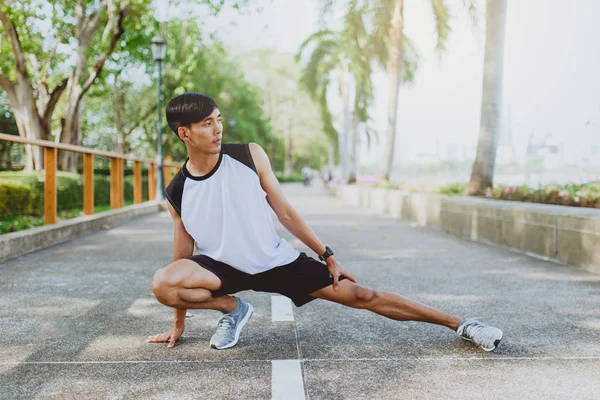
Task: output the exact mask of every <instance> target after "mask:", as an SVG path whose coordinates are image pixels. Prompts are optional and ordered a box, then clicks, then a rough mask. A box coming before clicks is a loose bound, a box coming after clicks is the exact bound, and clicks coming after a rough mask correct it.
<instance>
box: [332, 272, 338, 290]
mask: <svg viewBox="0 0 600 400" xmlns="http://www.w3.org/2000/svg"><path fill="white" fill-rule="evenodd" d="M338 286H339V275H338V274H335V275H333V290H338V289H339V288H338Z"/></svg>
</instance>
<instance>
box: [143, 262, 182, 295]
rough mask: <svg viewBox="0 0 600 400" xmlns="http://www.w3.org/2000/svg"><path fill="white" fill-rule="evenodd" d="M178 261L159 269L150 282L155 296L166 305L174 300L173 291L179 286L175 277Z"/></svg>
mask: <svg viewBox="0 0 600 400" xmlns="http://www.w3.org/2000/svg"><path fill="white" fill-rule="evenodd" d="M176 263H177V262H174V263H171V264H169V265H167V266H165V267H162V268H160V269H159V270H157V271H156V272H155V273H154V276H153V277H152V282H151V283H150V287H151V288H152V293H154V297H156V299H157V300H158V301H159V302H161V303H163V304H165V305H169V304H170V303H172V302H173V299H172V297H173V296H172V293H173V291H174V289H175V288H176V286H177V282H176V281H175V279H174V273H175V269H176V267H177V265H176Z"/></svg>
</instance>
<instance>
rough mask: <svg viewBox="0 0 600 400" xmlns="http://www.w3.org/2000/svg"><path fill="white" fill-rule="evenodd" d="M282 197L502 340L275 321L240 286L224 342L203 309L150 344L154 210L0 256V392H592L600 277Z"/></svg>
mask: <svg viewBox="0 0 600 400" xmlns="http://www.w3.org/2000/svg"><path fill="white" fill-rule="evenodd" d="M284 191H285V192H286V194H287V195H288V197H289V199H290V200H291V202H292V203H293V204H294V206H295V207H296V208H297V209H298V210H299V211H300V213H301V214H302V215H303V216H304V217H305V219H306V220H307V222H308V223H309V225H310V226H311V227H312V228H313V230H314V231H315V232H316V233H317V234H318V236H319V237H320V238H321V240H322V241H323V242H324V243H326V244H329V245H330V246H331V247H332V248H333V249H334V251H335V252H336V258H337V259H338V260H339V261H340V262H341V263H342V264H343V265H344V266H346V267H347V268H348V269H350V270H351V271H352V272H353V274H354V275H355V276H356V278H357V279H358V280H359V283H361V284H364V285H367V286H371V287H374V288H377V289H381V290H388V291H393V292H397V293H400V294H402V295H405V296H408V297H411V298H413V299H415V300H418V301H421V302H424V303H426V304H429V305H431V306H434V307H437V308H440V309H442V310H445V311H447V312H450V313H454V314H457V315H461V316H477V317H481V318H482V320H483V321H485V322H488V323H490V324H492V325H495V326H498V327H499V328H501V329H503V331H504V333H505V338H504V340H503V342H502V343H501V345H500V347H499V348H498V349H497V350H496V351H495V352H493V353H486V352H484V351H483V350H481V349H479V348H477V347H475V346H474V345H473V344H471V343H469V342H465V341H462V340H460V339H459V338H458V337H457V335H456V334H455V333H454V332H452V331H450V330H448V329H446V328H444V327H439V326H435V325H429V324H424V323H417V322H397V321H392V320H389V319H386V318H383V317H381V316H378V315H375V314H372V313H370V312H367V311H359V310H354V309H350V308H345V307H343V306H340V305H337V304H333V303H327V302H325V301H322V300H315V301H313V302H311V303H309V304H307V305H305V306H303V307H301V308H294V321H273V318H272V315H271V296H272V295H271V294H269V293H256V292H242V293H241V297H243V298H244V299H245V300H247V301H249V302H251V303H252V304H253V305H254V308H255V314H254V316H253V317H252V319H251V320H250V322H249V324H248V325H247V326H246V328H245V329H244V331H243V333H242V337H241V340H240V342H239V343H238V345H237V346H236V347H234V348H232V349H229V350H224V351H216V350H212V349H210V348H209V345H208V340H209V338H210V336H211V335H212V333H213V331H214V327H215V323H216V320H217V319H218V317H219V313H218V312H216V311H200V310H192V311H190V314H191V315H192V317H191V318H188V319H187V322H186V330H185V332H184V334H183V337H182V339H181V340H180V342H178V345H177V346H176V347H174V348H173V349H167V348H166V344H165V345H162V344H147V343H146V342H145V339H146V337H147V336H149V335H152V334H156V333H161V332H163V331H166V330H168V329H169V327H170V326H171V324H172V319H173V315H172V310H171V309H169V308H167V307H165V306H162V305H161V304H159V303H158V302H156V300H155V299H154V298H153V295H152V292H151V290H150V279H151V278H152V275H153V273H154V271H155V270H156V269H157V268H159V267H161V266H163V265H165V264H167V263H169V262H170V260H171V257H172V224H171V221H170V217H169V215H168V213H161V214H158V215H154V216H150V217H146V218H144V219H140V220H137V221H132V222H127V223H123V224H121V225H118V226H114V227H111V229H109V230H107V231H102V232H98V233H95V234H91V235H89V236H86V237H83V238H79V239H76V240H73V241H71V242H68V243H64V244H61V245H58V246H55V247H52V248H49V249H46V250H42V251H38V252H35V253H32V254H29V255H26V256H22V257H20V258H18V259H14V260H10V261H7V262H4V263H2V264H0V276H1V277H2V279H1V280H0V293H1V294H0V332H1V333H2V334H1V335H0V398H2V399H17V398H50V399H70V398H92V399H121V398H143V399H146V398H148V399H164V398H178V399H197V398H215V399H241V398H243V399H270V398H271V397H272V394H273V390H275V389H274V388H275V386H278V387H279V386H281V387H283V388H284V390H285V388H290V389H289V391H288V392H287V393H286V395H287V398H290V399H291V398H294V396H295V395H296V394H297V393H294V392H293V391H292V389H291V388H293V387H294V383H293V382H294V379H296V380H298V379H299V382H300V384H301V388H304V393H301V395H303V397H304V398H306V399H404V398H418V399H440V398H443V399H476V398H477V399H478V398H481V397H482V396H483V397H485V398H488V399H506V398H520V399H539V398H543V399H558V398H561V399H563V398H578V399H597V398H598V394H599V393H600V275H595V274H592V273H589V272H585V271H582V270H577V269H573V268H568V267H564V266H559V265H555V264H551V263H548V262H545V261H541V260H537V259H533V258H530V257H527V256H525V255H521V254H516V253H511V252H509V251H506V250H503V249H499V248H494V247H490V246H486V245H483V244H477V243H472V242H467V241H463V240H460V239H457V238H455V237H452V236H450V235H447V234H445V233H443V232H441V231H435V230H430V229H424V228H418V227H413V226H411V225H410V224H406V223H401V222H398V221H395V220H393V219H389V218H385V217H378V216H374V215H372V214H370V213H369V212H367V211H364V210H360V209H356V208H354V207H351V206H348V205H345V204H343V203H341V202H340V201H339V200H336V199H334V198H331V197H328V196H327V195H326V194H325V191H324V190H323V189H322V188H321V187H319V186H315V187H311V188H304V187H302V186H300V185H285V186H284ZM280 228H281V227H280ZM280 233H281V234H282V235H283V236H284V237H285V238H286V239H288V240H289V241H290V242H291V243H292V244H293V245H294V246H296V247H297V248H298V249H299V250H301V251H306V252H307V253H308V254H310V255H313V256H314V254H313V253H312V251H310V250H308V249H307V248H306V247H304V245H302V244H301V243H300V242H299V241H297V240H296V239H294V238H293V237H292V236H291V235H290V234H289V233H287V232H285V231H284V230H283V229H280ZM277 360H291V361H294V362H297V363H298V365H300V366H301V369H298V371H301V373H298V374H299V376H292V375H293V372H290V373H289V374H288V375H290V376H289V379H290V380H289V381H286V380H284V381H279V378H277V379H275V380H276V382H274V381H273V380H272V379H273V378H272V377H273V376H274V375H277V376H287V375H286V374H287V372H286V374H284V373H280V371H277V373H275V372H276V371H275V370H274V369H275V368H279V367H276V366H275V365H276V363H275V364H274V363H272V362H273V361H277ZM292 364H293V363H292ZM277 365H279V364H277ZM275 391H276V390H275ZM276 392H277V391H276ZM278 393H279V392H278ZM284 393H285V392H284Z"/></svg>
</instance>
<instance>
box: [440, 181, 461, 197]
mask: <svg viewBox="0 0 600 400" xmlns="http://www.w3.org/2000/svg"><path fill="white" fill-rule="evenodd" d="M467 186H468V185H467V184H466V183H465V184H461V183H458V182H454V183H451V184H449V185H442V186H440V187H439V188H438V190H437V191H436V193H439V194H443V195H446V196H461V195H464V194H465V193H466V190H467Z"/></svg>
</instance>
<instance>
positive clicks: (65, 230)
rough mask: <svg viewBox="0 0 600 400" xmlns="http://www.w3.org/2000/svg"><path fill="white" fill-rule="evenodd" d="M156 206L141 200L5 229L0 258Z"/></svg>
mask: <svg viewBox="0 0 600 400" xmlns="http://www.w3.org/2000/svg"><path fill="white" fill-rule="evenodd" d="M159 209H160V208H159V204H158V202H156V201H152V202H145V203H143V204H136V205H132V206H128V207H125V208H121V209H118V210H111V211H105V212H101V213H98V214H94V215H86V216H84V217H78V218H73V219H69V220H64V221H59V223H57V224H54V225H44V226H40V227H36V228H31V229H26V230H23V231H19V232H13V233H5V234H2V235H0V262H3V261H5V260H8V259H10V258H14V257H18V256H20V255H23V254H26V253H31V252H32V251H36V250H40V249H43V248H45V247H50V246H53V245H55V244H58V243H62V242H66V241H67V240H71V239H73V238H75V237H77V236H81V235H84V234H87V233H92V232H95V231H98V230H100V229H101V228H102V226H103V225H113V224H116V223H119V222H122V221H126V220H130V219H134V218H139V217H141V216H144V215H148V214H154V213H157V212H158V211H159Z"/></svg>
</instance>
